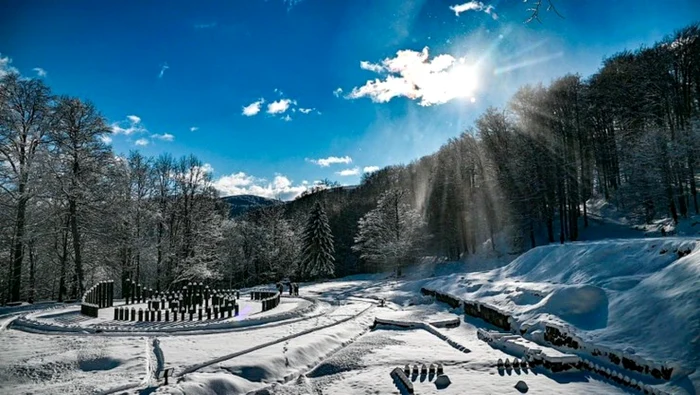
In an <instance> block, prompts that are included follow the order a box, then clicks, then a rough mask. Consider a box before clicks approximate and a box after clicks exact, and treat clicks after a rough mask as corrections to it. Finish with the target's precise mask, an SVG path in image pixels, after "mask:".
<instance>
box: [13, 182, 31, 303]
mask: <svg viewBox="0 0 700 395" xmlns="http://www.w3.org/2000/svg"><path fill="white" fill-rule="evenodd" d="M25 188H26V186H25V184H24V183H20V184H19V191H18V192H19V196H20V198H19V202H18V203H17V221H16V226H15V234H14V237H13V240H14V246H13V248H12V258H11V260H12V264H11V265H12V266H11V267H10V302H17V301H19V298H20V292H21V290H22V260H23V258H24V256H23V251H22V247H23V246H24V241H23V239H24V220H25V215H26V212H27V197H26V196H25Z"/></svg>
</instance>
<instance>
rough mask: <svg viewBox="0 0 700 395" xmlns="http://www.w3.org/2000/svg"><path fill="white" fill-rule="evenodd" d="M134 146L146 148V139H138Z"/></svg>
mask: <svg viewBox="0 0 700 395" xmlns="http://www.w3.org/2000/svg"><path fill="white" fill-rule="evenodd" d="M134 144H136V145H138V146H141V147H143V146H146V145H148V139H138V140H136V141H135V142H134Z"/></svg>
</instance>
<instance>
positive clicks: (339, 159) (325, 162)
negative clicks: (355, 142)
mask: <svg viewBox="0 0 700 395" xmlns="http://www.w3.org/2000/svg"><path fill="white" fill-rule="evenodd" d="M306 161H307V162H311V163H314V164H317V165H319V166H321V167H328V166H330V165H333V164H337V163H345V164H349V163H352V158H351V157H349V156H347V155H346V156H329V157H328V158H324V159H308V158H307V159H306Z"/></svg>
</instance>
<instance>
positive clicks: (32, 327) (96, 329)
mask: <svg viewBox="0 0 700 395" xmlns="http://www.w3.org/2000/svg"><path fill="white" fill-rule="evenodd" d="M300 299H304V300H307V301H309V302H311V303H310V304H309V305H308V306H306V307H304V308H300V309H296V310H292V311H286V312H284V313H279V314H271V315H268V316H264V317H259V318H251V319H246V320H240V321H224V322H207V321H184V322H183V321H179V322H178V323H182V324H184V325H183V326H176V327H173V326H154V327H141V326H132V325H109V324H100V325H95V326H93V327H82V326H77V325H67V324H60V323H57V322H46V321H41V320H40V319H39V318H41V315H44V314H47V313H55V312H56V310H57V309H58V308H56V309H49V310H44V311H40V312H34V313H31V314H26V315H24V316H20V317H18V318H17V319H16V320H15V321H14V322H13V323H12V327H13V328H14V329H18V330H24V331H26V332H32V333H50V334H61V333H64V334H77V333H80V334H97V335H116V336H119V335H126V336H132V335H135V334H139V333H148V334H161V333H162V334H171V335H174V334H192V332H199V333H201V334H206V333H217V332H225V331H227V330H236V329H240V328H245V327H249V326H250V327H253V326H259V325H265V324H269V323H273V322H277V321H284V320H287V319H292V318H296V317H301V316H303V315H304V314H307V313H309V312H312V311H313V310H315V309H316V308H317V307H318V301H317V300H316V299H313V298H308V297H300ZM163 324H165V323H163ZM170 324H175V323H174V322H171V323H170Z"/></svg>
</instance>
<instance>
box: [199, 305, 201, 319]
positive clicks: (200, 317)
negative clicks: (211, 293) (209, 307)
mask: <svg viewBox="0 0 700 395" xmlns="http://www.w3.org/2000/svg"><path fill="white" fill-rule="evenodd" d="M199 320H200V321H201V320H202V308H201V307H200V308H199Z"/></svg>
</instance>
